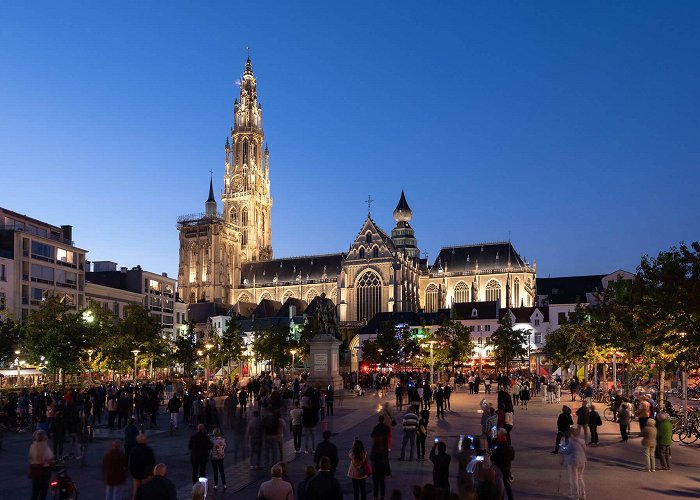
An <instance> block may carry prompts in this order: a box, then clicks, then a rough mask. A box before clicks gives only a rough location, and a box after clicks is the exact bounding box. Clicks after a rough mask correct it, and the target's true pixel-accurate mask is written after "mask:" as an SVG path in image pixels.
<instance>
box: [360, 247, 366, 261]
mask: <svg viewBox="0 0 700 500" xmlns="http://www.w3.org/2000/svg"><path fill="white" fill-rule="evenodd" d="M360 258H361V259H364V258H365V249H364V247H362V248H360Z"/></svg>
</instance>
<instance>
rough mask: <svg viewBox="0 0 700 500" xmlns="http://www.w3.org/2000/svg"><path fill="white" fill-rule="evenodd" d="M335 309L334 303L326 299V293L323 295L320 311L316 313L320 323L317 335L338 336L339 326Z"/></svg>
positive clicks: (319, 306) (320, 301)
mask: <svg viewBox="0 0 700 500" xmlns="http://www.w3.org/2000/svg"><path fill="white" fill-rule="evenodd" d="M334 307H335V306H334V305H333V302H331V300H330V299H327V298H326V294H325V293H322V294H321V297H320V300H319V305H318V310H317V311H316V320H317V322H318V323H317V324H318V332H317V333H316V335H331V336H333V337H337V336H338V325H336V324H335V311H334Z"/></svg>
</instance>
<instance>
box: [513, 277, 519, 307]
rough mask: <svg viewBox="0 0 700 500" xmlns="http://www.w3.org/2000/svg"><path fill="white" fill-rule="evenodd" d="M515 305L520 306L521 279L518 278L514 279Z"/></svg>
mask: <svg viewBox="0 0 700 500" xmlns="http://www.w3.org/2000/svg"><path fill="white" fill-rule="evenodd" d="M513 305H514V306H515V307H520V280H519V279H518V278H515V280H514V281H513Z"/></svg>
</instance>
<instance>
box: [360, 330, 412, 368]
mask: <svg viewBox="0 0 700 500" xmlns="http://www.w3.org/2000/svg"><path fill="white" fill-rule="evenodd" d="M419 352H420V342H419V340H418V339H416V338H414V337H413V336H412V335H411V330H410V329H409V328H408V327H397V326H396V322H394V321H384V322H382V324H381V325H380V326H379V331H378V332H377V338H376V339H374V340H365V341H364V342H363V343H362V361H366V362H368V363H370V364H383V365H395V364H399V363H404V362H406V361H408V360H409V359H410V358H411V357H412V356H414V355H415V354H417V353H419Z"/></svg>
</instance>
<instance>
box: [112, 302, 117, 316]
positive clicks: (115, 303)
mask: <svg viewBox="0 0 700 500" xmlns="http://www.w3.org/2000/svg"><path fill="white" fill-rule="evenodd" d="M112 314H114V316H115V317H117V318H118V317H119V302H114V303H113V304H112Z"/></svg>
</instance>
